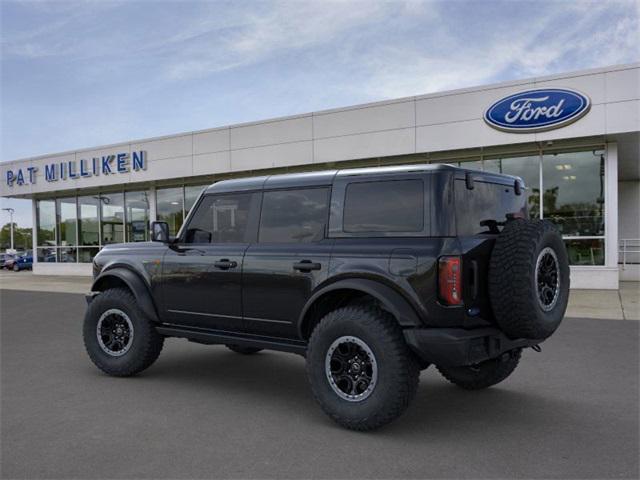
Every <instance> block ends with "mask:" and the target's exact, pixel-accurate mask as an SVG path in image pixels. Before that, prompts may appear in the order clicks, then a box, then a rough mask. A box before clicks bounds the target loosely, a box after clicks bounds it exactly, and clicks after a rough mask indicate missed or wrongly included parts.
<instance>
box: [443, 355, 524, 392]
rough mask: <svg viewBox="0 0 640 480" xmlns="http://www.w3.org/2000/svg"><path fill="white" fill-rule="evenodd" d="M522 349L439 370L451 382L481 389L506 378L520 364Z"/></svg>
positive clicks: (467, 388)
mask: <svg viewBox="0 0 640 480" xmlns="http://www.w3.org/2000/svg"><path fill="white" fill-rule="evenodd" d="M521 354H522V350H520V349H517V350H513V351H511V352H507V353H505V354H503V355H502V356H500V357H498V358H492V359H491V360H487V361H484V362H482V363H478V364H477V365H470V366H465V367H442V366H438V367H437V368H438V371H439V372H440V373H441V374H442V376H443V377H444V378H446V379H447V380H449V381H450V382H451V383H453V384H455V385H458V386H459V387H462V388H464V389H465V390H480V389H483V388H487V387H491V386H492V385H495V384H497V383H500V382H501V381H503V380H504V379H506V378H507V377H508V376H509V375H511V373H512V372H513V371H514V370H515V369H516V367H517V366H518V362H519V361H520V356H521Z"/></svg>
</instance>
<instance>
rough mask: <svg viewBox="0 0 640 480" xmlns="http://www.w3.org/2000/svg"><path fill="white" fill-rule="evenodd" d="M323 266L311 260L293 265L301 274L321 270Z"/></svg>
mask: <svg viewBox="0 0 640 480" xmlns="http://www.w3.org/2000/svg"><path fill="white" fill-rule="evenodd" d="M321 268H322V265H321V264H319V263H315V262H312V261H311V260H302V261H300V262H297V263H294V264H293V269H294V270H298V271H300V272H310V271H311V270H320V269H321Z"/></svg>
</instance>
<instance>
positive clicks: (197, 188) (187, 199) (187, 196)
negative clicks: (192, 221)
mask: <svg viewBox="0 0 640 480" xmlns="http://www.w3.org/2000/svg"><path fill="white" fill-rule="evenodd" d="M205 187H206V185H189V186H186V187H184V214H185V216H186V215H188V214H189V211H190V210H191V209H192V208H193V206H194V205H195V203H196V200H198V197H199V196H200V194H201V193H202V190H204V189H205Z"/></svg>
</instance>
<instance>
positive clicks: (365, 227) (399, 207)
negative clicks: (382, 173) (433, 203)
mask: <svg viewBox="0 0 640 480" xmlns="http://www.w3.org/2000/svg"><path fill="white" fill-rule="evenodd" d="M343 229H344V231H345V232H349V233H362V232H396V233H401V232H407V233H408V232H421V231H422V230H423V229H424V188H423V183H422V180H388V181H380V182H361V183H360V182H359V183H350V184H349V185H348V186H347V190H346V194H345V199H344V214H343Z"/></svg>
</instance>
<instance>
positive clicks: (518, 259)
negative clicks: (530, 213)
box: [489, 219, 569, 340]
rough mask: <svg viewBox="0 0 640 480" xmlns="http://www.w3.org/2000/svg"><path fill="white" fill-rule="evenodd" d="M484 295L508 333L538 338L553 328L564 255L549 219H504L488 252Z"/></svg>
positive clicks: (565, 296) (560, 309)
mask: <svg viewBox="0 0 640 480" xmlns="http://www.w3.org/2000/svg"><path fill="white" fill-rule="evenodd" d="M489 297H490V299H491V306H492V308H493V313H494V315H495V318H496V322H497V324H498V327H500V329H501V330H502V331H503V332H504V333H505V334H506V335H507V336H508V337H510V338H528V339H534V340H544V339H545V338H547V337H549V336H550V335H551V334H552V333H553V332H554V331H555V330H556V329H557V328H558V326H559V325H560V322H561V321H562V318H563V317H564V313H565V311H566V309H567V302H568V300H569V260H568V256H567V250H566V248H565V245H564V242H563V241H562V236H561V235H560V232H559V231H558V228H557V227H556V226H555V225H554V224H553V223H551V222H550V221H548V220H523V219H517V220H512V221H509V222H507V224H506V225H505V227H504V229H503V230H502V232H501V233H500V236H498V238H497V239H496V243H495V245H494V248H493V252H492V253H491V262H490V265H489Z"/></svg>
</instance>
